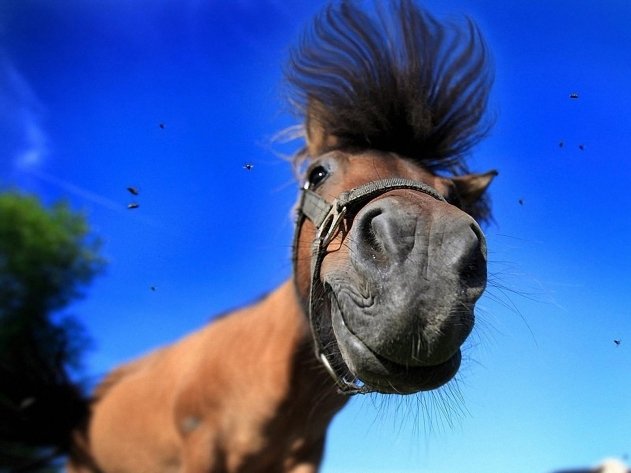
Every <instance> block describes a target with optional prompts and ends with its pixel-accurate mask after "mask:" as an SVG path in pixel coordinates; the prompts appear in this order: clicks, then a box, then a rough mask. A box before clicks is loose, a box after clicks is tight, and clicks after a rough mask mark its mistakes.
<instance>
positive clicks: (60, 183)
mask: <svg viewBox="0 0 631 473" xmlns="http://www.w3.org/2000/svg"><path fill="white" fill-rule="evenodd" d="M28 173H29V174H30V175H32V176H35V177H36V178H38V179H40V180H42V181H44V182H46V183H48V184H52V185H54V186H55V187H58V188H60V189H62V190H64V191H65V192H67V193H69V194H72V195H74V196H76V197H79V198H81V199H84V200H87V201H89V202H92V203H93V204H96V205H99V206H101V207H105V208H106V209H109V210H113V211H115V212H121V213H126V209H125V208H124V207H123V205H122V204H121V203H120V202H116V201H115V200H112V199H108V198H107V197H104V196H102V195H99V194H96V193H94V192H92V191H89V190H87V189H84V188H83V187H79V186H77V185H75V184H73V183H71V182H68V181H64V180H63V179H59V178H58V177H55V176H51V175H50V174H48V173H45V172H42V171H38V170H35V169H29V170H28Z"/></svg>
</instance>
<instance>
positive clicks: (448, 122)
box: [285, 0, 493, 214]
mask: <svg viewBox="0 0 631 473" xmlns="http://www.w3.org/2000/svg"><path fill="white" fill-rule="evenodd" d="M390 3H391V8H388V7H387V6H382V7H379V6H377V7H376V8H375V11H376V13H375V15H374V16H370V15H368V14H366V13H365V12H364V11H362V10H361V9H359V8H358V7H357V6H356V5H355V3H354V2H352V1H342V2H339V3H332V4H331V5H329V6H328V7H327V8H326V9H325V10H324V11H323V12H322V13H321V14H320V15H319V16H317V17H316V19H315V21H314V22H313V23H312V25H311V27H310V28H309V29H308V30H307V31H306V32H305V34H304V35H303V37H302V39H301V41H300V42H299V44H298V46H297V47H295V48H294V49H292V51H291V53H290V61H289V64H288V67H287V68H286V71H285V75H286V79H287V82H288V85H289V90H288V94H289V100H290V103H291V104H292V106H293V107H294V111H295V112H296V113H297V114H299V115H301V116H302V117H304V116H305V115H306V114H307V108H308V107H309V104H310V103H319V104H320V105H321V107H318V109H320V113H317V114H316V115H315V116H314V115H311V116H310V118H311V119H313V120H317V121H318V123H319V124H320V125H321V126H322V127H323V128H324V129H325V130H327V132H328V133H330V134H332V135H334V136H335V137H336V138H338V140H339V144H340V146H346V147H354V148H360V149H361V148H363V149H377V150H381V151H391V152H395V153H397V154H399V155H402V156H405V157H408V158H409V159H411V160H413V161H415V162H417V163H418V164H419V165H421V166H423V167H424V168H425V169H427V170H429V171H431V172H433V173H435V174H447V175H458V174H464V173H467V172H469V170H468V166H467V164H466V157H467V154H468V152H469V151H470V150H471V148H472V147H473V146H474V145H475V144H477V143H478V142H479V141H480V139H482V138H483V137H484V136H485V135H486V134H487V133H488V131H489V129H490V126H491V120H489V119H488V117H487V115H486V113H485V111H486V108H487V102H488V97H489V91H490V87H491V84H492V81H493V73H492V68H491V66H490V60H489V57H488V52H487V48H486V45H485V43H484V40H483V39H482V37H481V35H480V32H479V30H478V29H477V27H476V26H475V24H474V23H473V22H472V21H471V20H469V19H466V21H465V22H464V24H463V25H459V24H456V23H440V22H438V21H436V20H435V19H434V18H433V17H432V16H430V15H429V14H427V13H425V12H423V11H422V10H420V9H419V8H417V7H416V6H415V5H414V4H413V3H412V1H411V0H397V1H392V2H390ZM297 158H298V159H297V160H300V159H301V158H304V154H300V153H299V154H298V155H297ZM479 206H480V210H482V212H481V213H483V214H487V213H488V205H487V204H486V202H484V200H482V201H480V203H479Z"/></svg>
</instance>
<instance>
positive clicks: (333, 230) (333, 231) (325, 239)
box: [293, 178, 445, 395]
mask: <svg viewBox="0 0 631 473" xmlns="http://www.w3.org/2000/svg"><path fill="white" fill-rule="evenodd" d="M396 189H411V190H414V191H418V192H422V193H424V194H427V195H429V196H431V197H433V198H435V199H436V200H439V201H442V202H445V198H444V197H443V196H442V195H440V194H439V193H438V191H436V189H434V188H433V187H431V186H429V185H427V184H425V183H423V182H418V181H413V180H410V179H403V178H390V179H382V180H378V181H373V182H369V183H367V184H364V185H362V186H359V187H356V188H354V189H351V190H349V191H346V192H342V193H341V194H340V195H339V196H338V197H337V198H336V199H335V200H333V202H331V203H328V202H327V201H326V200H324V199H323V198H322V197H320V196H319V195H318V194H316V193H315V192H313V191H312V190H311V189H309V184H308V183H305V185H304V187H303V188H302V193H301V197H300V204H299V206H298V222H297V224H296V225H297V226H296V232H295V234H294V245H293V252H294V255H293V259H294V265H295V264H296V262H297V258H298V236H299V234H300V229H301V228H302V224H303V223H304V221H305V218H308V219H309V220H311V222H312V223H313V224H314V225H315V228H316V236H315V238H314V240H313V243H312V245H311V283H310V290H309V324H310V326H311V334H312V335H313V340H314V347H315V355H316V358H318V359H319V360H320V361H321V362H322V364H323V365H324V367H325V368H326V370H327V372H328V373H329V374H330V375H331V377H332V378H333V379H334V380H335V384H336V385H337V387H338V389H339V391H340V392H341V393H343V394H348V395H352V394H365V393H368V392H372V391H374V390H373V389H371V388H369V387H367V386H366V385H360V384H357V380H356V378H355V379H352V380H350V381H349V380H348V379H347V378H346V373H344V372H343V370H342V369H341V368H340V367H335V366H333V365H332V364H331V362H330V360H329V358H328V357H327V355H326V347H325V346H324V343H323V342H322V340H321V339H320V337H319V336H318V334H319V333H320V328H321V321H319V320H316V317H315V312H316V307H317V305H318V303H319V302H320V301H321V299H322V294H324V290H323V287H322V282H321V281H320V267H321V265H322V260H323V259H324V256H325V254H326V249H327V246H328V245H329V243H330V242H331V240H333V238H335V236H336V235H337V232H338V230H339V229H340V226H341V224H342V222H343V221H344V218H345V216H346V213H347V211H348V210H349V209H350V210H352V209H355V208H358V207H361V206H362V204H363V203H365V202H366V201H368V200H371V199H373V198H375V197H377V196H379V195H381V194H385V193H386V192H389V191H392V190H396Z"/></svg>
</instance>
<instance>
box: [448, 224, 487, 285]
mask: <svg viewBox="0 0 631 473" xmlns="http://www.w3.org/2000/svg"><path fill="white" fill-rule="evenodd" d="M457 241H459V244H456V245H455V246H456V247H458V250H459V257H458V261H457V264H456V268H457V269H458V270H459V271H460V276H461V280H462V281H463V282H465V285H466V286H467V287H469V288H478V287H484V285H485V284H486V239H485V237H484V233H482V230H481V229H480V227H479V226H478V225H477V224H476V223H475V222H473V223H470V224H469V225H467V228H464V229H463V230H462V232H460V235H459V237H458V238H457Z"/></svg>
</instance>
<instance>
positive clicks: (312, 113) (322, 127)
mask: <svg viewBox="0 0 631 473" xmlns="http://www.w3.org/2000/svg"><path fill="white" fill-rule="evenodd" d="M327 113H328V112H327V110H326V108H325V106H324V104H322V102H320V101H319V100H317V99H313V98H311V99H309V105H308V106H307V116H306V121H305V131H306V132H307V151H308V152H309V155H310V156H319V155H321V154H322V153H324V152H326V151H328V150H330V149H332V148H335V147H336V145H338V144H339V141H340V140H339V138H338V137H337V136H335V135H333V134H331V132H330V131H329V130H327V126H326V123H327V121H328V120H327V119H326V116H327Z"/></svg>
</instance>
